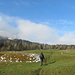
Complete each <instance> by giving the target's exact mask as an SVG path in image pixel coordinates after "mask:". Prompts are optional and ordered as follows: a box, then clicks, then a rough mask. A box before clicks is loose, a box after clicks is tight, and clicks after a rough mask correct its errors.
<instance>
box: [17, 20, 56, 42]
mask: <svg viewBox="0 0 75 75" xmlns="http://www.w3.org/2000/svg"><path fill="white" fill-rule="evenodd" d="M17 23H18V28H19V30H20V33H21V34H20V38H23V39H28V40H32V41H37V42H45V43H46V42H48V41H50V42H52V41H53V40H54V39H56V38H57V35H56V32H55V31H54V30H53V29H52V28H50V27H48V26H46V25H43V24H36V23H33V22H31V21H28V20H18V21H17Z"/></svg>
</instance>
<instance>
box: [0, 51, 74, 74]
mask: <svg viewBox="0 0 75 75" xmlns="http://www.w3.org/2000/svg"><path fill="white" fill-rule="evenodd" d="M40 52H43V54H44V55H45V61H44V65H43V66H40V62H37V63H36V62H32V63H26V62H25V61H23V62H0V75H75V50H30V51H20V52H17V54H18V56H20V55H19V54H21V53H22V54H24V53H36V54H40ZM8 53H9V52H0V56H2V55H4V54H8ZM11 53H12V54H14V51H11ZM23 60H24V59H23Z"/></svg>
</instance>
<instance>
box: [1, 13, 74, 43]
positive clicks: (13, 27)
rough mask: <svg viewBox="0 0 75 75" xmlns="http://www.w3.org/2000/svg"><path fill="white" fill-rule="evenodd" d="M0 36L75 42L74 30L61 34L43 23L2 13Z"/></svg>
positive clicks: (43, 41) (44, 41) (42, 41)
mask: <svg viewBox="0 0 75 75" xmlns="http://www.w3.org/2000/svg"><path fill="white" fill-rule="evenodd" d="M60 31H61V30H60ZM0 36H5V37H11V38H20V39H24V40H30V41H33V42H40V43H48V44H75V35H74V32H66V33H63V36H61V35H59V32H58V31H57V30H56V29H55V28H52V27H49V26H47V25H45V24H41V23H34V22H32V21H29V20H24V19H20V18H17V17H11V16H6V15H3V14H0Z"/></svg>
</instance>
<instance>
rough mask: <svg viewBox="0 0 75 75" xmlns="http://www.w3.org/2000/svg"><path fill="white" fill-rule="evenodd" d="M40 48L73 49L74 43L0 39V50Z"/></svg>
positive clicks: (74, 47)
mask: <svg viewBox="0 0 75 75" xmlns="http://www.w3.org/2000/svg"><path fill="white" fill-rule="evenodd" d="M40 49H43V50H44V49H58V50H67V49H68V50H69V49H70V50H71V49H72V50H74V49H75V45H48V44H40V43H36V42H30V41H27V40H21V39H13V40H10V39H7V38H1V39H0V51H24V50H40Z"/></svg>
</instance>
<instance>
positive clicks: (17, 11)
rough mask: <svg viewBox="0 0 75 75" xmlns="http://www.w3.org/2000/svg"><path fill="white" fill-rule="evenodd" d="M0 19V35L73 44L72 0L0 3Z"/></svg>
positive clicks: (74, 9)
mask: <svg viewBox="0 0 75 75" xmlns="http://www.w3.org/2000/svg"><path fill="white" fill-rule="evenodd" d="M0 18H1V19H0V35H2V34H3V33H4V34H6V33H7V34H9V35H8V36H10V35H12V34H13V35H14V36H16V37H17V38H22V39H26V40H30V41H34V42H41V43H49V44H75V35H74V33H75V0H0ZM5 27H7V28H6V30H5ZM40 27H42V28H41V29H40ZM10 28H11V31H10V30H8V29H10ZM14 30H15V31H14ZM36 30H37V31H36ZM9 32H11V33H9ZM43 32H44V33H45V34H44V33H43ZM36 34H37V35H36ZM53 34H54V35H53ZM11 37H12V36H11Z"/></svg>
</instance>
